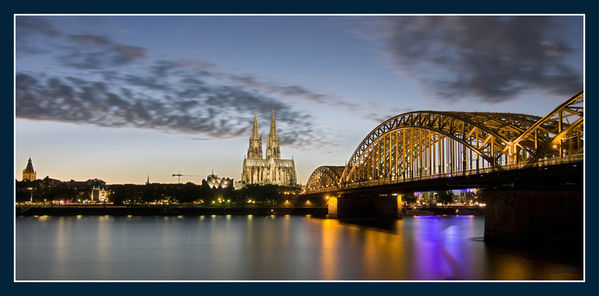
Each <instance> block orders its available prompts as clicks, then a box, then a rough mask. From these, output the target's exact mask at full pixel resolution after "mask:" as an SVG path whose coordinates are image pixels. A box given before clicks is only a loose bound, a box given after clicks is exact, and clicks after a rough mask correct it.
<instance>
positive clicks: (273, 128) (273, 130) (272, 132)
mask: <svg viewBox="0 0 599 296" xmlns="http://www.w3.org/2000/svg"><path fill="white" fill-rule="evenodd" d="M269 135H270V136H272V137H276V136H277V127H276V124H275V109H272V119H271V120H270V133H269Z"/></svg>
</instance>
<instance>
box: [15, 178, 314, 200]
mask: <svg viewBox="0 0 599 296" xmlns="http://www.w3.org/2000/svg"><path fill="white" fill-rule="evenodd" d="M94 187H101V188H102V189H106V190H107V191H108V198H107V200H106V202H109V203H112V204H114V205H123V204H129V205H131V204H188V205H192V204H193V205H196V206H220V207H222V206H239V205H243V206H260V205H268V206H277V205H281V206H294V205H296V204H303V203H305V202H306V200H302V199H301V198H297V194H298V193H299V191H300V188H299V187H283V186H277V185H246V186H245V187H243V188H242V189H240V190H235V189H233V188H232V187H230V186H229V187H226V188H222V187H221V186H218V187H213V186H210V185H209V184H208V183H207V182H206V181H205V180H203V182H202V185H197V184H193V183H190V182H188V183H186V184H160V183H150V184H145V185H136V184H119V185H105V184H104V182H103V181H101V180H96V179H94V180H88V181H83V182H76V181H68V182H63V181H59V180H54V179H50V178H48V177H46V178H45V179H42V180H35V181H17V182H16V199H17V202H26V201H32V202H49V203H51V202H53V201H62V202H64V203H81V202H83V201H91V192H92V188H94ZM94 201H95V202H98V201H97V199H95V200H94ZM313 202H314V201H312V202H310V203H313ZM310 203H308V204H310ZM316 203H317V204H319V203H318V202H316Z"/></svg>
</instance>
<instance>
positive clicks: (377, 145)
mask: <svg viewBox="0 0 599 296" xmlns="http://www.w3.org/2000/svg"><path fill="white" fill-rule="evenodd" d="M583 105H584V92H583V91H580V92H578V93H577V94H575V95H574V96H572V97H571V98H569V99H568V100H566V101H565V102H564V103H562V104H561V105H559V106H558V107H556V108H555V109H554V110H553V111H551V112H550V113H549V114H547V115H546V116H544V117H542V118H541V117H539V116H534V115H528V114H518V113H492V112H440V111H415V112H407V113H404V114H400V115H397V116H394V117H392V118H389V119H388V120H386V121H384V122H383V123H381V124H380V125H378V126H377V127H376V128H375V129H373V130H372V131H371V132H370V133H369V134H368V135H367V136H366V137H365V138H364V140H362V142H361V143H360V145H359V146H358V147H357V148H356V150H355V151H354V153H353V154H352V156H351V157H350V159H349V161H348V162H347V164H346V165H345V166H344V167H343V166H323V167H319V168H317V169H316V170H315V171H314V172H313V173H312V175H311V176H310V178H309V180H308V183H307V185H306V192H310V191H312V192H316V191H329V190H334V189H335V188H337V189H339V188H346V187H352V186H363V185H367V184H364V183H365V182H366V183H371V184H370V185H377V184H389V183H396V182H401V181H403V180H407V179H411V178H414V177H418V178H421V177H430V178H433V177H442V176H443V175H446V174H447V175H451V174H453V173H457V172H465V171H474V170H476V171H478V170H479V169H487V168H493V170H501V169H508V168H511V166H512V165H516V166H517V167H522V166H529V165H532V164H535V163H536V162H538V161H539V160H541V159H544V158H547V157H550V158H551V157H565V156H572V155H574V156H575V157H578V156H581V155H582V153H583V149H584V145H583V140H584V135H583V132H584V131H583V128H584V107H583Z"/></svg>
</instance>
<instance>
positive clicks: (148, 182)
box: [146, 175, 150, 185]
mask: <svg viewBox="0 0 599 296" xmlns="http://www.w3.org/2000/svg"><path fill="white" fill-rule="evenodd" d="M148 184H150V175H148V179H147V180H146V185H148Z"/></svg>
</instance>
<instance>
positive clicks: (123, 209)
mask: <svg viewBox="0 0 599 296" xmlns="http://www.w3.org/2000/svg"><path fill="white" fill-rule="evenodd" d="M16 214H17V216H34V215H50V216H69V215H113V216H127V215H134V216H156V215H165V216H178V215H315V216H324V215H326V214H327V208H316V207H314V208H270V207H174V206H53V207H41V206H40V207H20V206H18V207H16Z"/></svg>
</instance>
